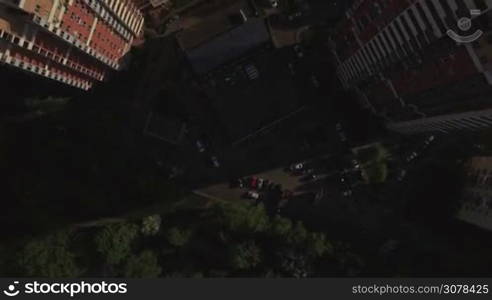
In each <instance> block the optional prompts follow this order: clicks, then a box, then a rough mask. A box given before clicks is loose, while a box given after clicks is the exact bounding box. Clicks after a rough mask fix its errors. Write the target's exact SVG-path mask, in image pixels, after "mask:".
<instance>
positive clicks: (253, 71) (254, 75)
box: [244, 64, 260, 80]
mask: <svg viewBox="0 0 492 300" xmlns="http://www.w3.org/2000/svg"><path fill="white" fill-rule="evenodd" d="M244 72H245V73H246V76H248V78H249V80H255V79H258V77H260V71H258V68H257V67H256V66H255V65H252V64H247V65H245V66H244Z"/></svg>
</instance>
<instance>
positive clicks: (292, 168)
mask: <svg viewBox="0 0 492 300" xmlns="http://www.w3.org/2000/svg"><path fill="white" fill-rule="evenodd" d="M303 169H304V163H302V162H299V163H294V164H292V165H290V167H289V170H290V171H292V172H294V171H302V170H303Z"/></svg>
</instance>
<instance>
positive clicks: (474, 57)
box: [330, 0, 492, 133]
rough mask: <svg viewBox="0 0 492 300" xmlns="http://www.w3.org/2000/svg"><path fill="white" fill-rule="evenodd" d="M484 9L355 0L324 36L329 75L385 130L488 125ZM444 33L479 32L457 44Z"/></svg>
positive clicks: (473, 1) (422, 0)
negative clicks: (332, 64) (466, 24)
mask: <svg viewBox="0 0 492 300" xmlns="http://www.w3.org/2000/svg"><path fill="white" fill-rule="evenodd" d="M491 8H492V0H356V1H354V3H353V5H352V7H351V8H350V9H349V10H347V11H346V13H345V17H344V18H343V20H342V21H341V22H340V23H339V24H338V26H337V28H336V29H335V30H334V34H333V35H332V36H331V37H330V43H331V45H332V50H333V51H332V52H333V54H334V57H335V59H336V61H337V76H338V78H339V80H340V82H341V83H342V84H343V86H344V87H345V88H347V89H353V90H355V91H356V92H357V93H358V95H359V96H360V98H361V100H362V101H363V102H364V103H365V104H366V105H367V106H368V107H370V108H371V109H372V110H373V111H374V112H375V113H377V114H379V115H380V116H383V117H384V118H385V119H386V120H387V126H388V128H389V129H392V130H395V131H398V132H401V133H419V132H429V131H434V132H443V133H447V132H450V131H454V130H463V129H467V130H480V129H482V128H487V127H490V126H492V105H491V101H490V95H492V47H491V46H492V22H491V21H492V12H491ZM463 20H469V21H470V24H471V27H470V28H468V29H465V30H463V29H464V28H462V27H460V26H459V25H458V23H459V22H461V21H463ZM450 30H452V31H453V32H455V33H456V34H458V35H460V36H468V35H472V34H474V33H477V32H478V30H480V31H481V33H482V34H481V36H480V37H479V38H477V39H476V40H474V41H473V42H471V41H470V42H463V41H456V40H454V39H453V38H451V37H450V36H449V32H450Z"/></svg>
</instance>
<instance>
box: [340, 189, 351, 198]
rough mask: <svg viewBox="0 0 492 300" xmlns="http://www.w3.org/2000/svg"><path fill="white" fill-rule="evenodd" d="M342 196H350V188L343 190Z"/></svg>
mask: <svg viewBox="0 0 492 300" xmlns="http://www.w3.org/2000/svg"><path fill="white" fill-rule="evenodd" d="M342 196H344V197H350V196H352V190H350V189H347V190H344V191H343V192H342Z"/></svg>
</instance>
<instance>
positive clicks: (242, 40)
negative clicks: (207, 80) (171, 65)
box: [187, 19, 270, 74]
mask: <svg viewBox="0 0 492 300" xmlns="http://www.w3.org/2000/svg"><path fill="white" fill-rule="evenodd" d="M269 39H270V34H269V33H268V29H267V27H266V25H265V21H264V20H263V19H250V21H248V22H246V23H244V24H243V25H241V26H238V27H235V28H233V29H231V30H229V31H227V32H225V33H223V34H221V35H219V36H217V37H215V38H213V39H211V40H210V41H208V42H206V43H204V44H202V45H201V46H199V47H197V48H193V49H191V50H189V51H188V52H187V56H188V59H189V60H190V62H191V64H192V66H193V69H194V70H195V72H197V73H198V74H204V73H207V72H209V71H211V70H213V69H215V68H216V67H218V66H220V65H222V64H224V63H226V62H228V61H230V60H233V59H235V58H238V57H240V56H242V55H244V54H245V53H246V52H248V51H250V50H252V49H254V48H256V47H258V46H259V45H261V44H263V43H265V42H267V41H268V40H269Z"/></svg>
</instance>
